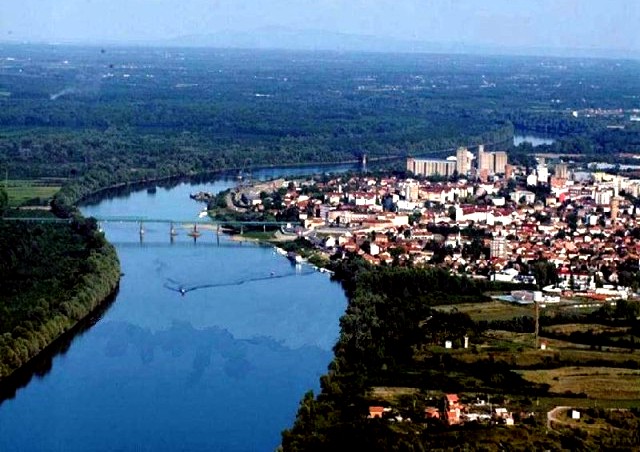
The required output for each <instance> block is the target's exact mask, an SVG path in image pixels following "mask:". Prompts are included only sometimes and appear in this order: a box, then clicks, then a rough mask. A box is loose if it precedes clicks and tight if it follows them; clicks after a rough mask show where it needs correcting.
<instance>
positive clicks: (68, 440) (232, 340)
mask: <svg viewBox="0 0 640 452" xmlns="http://www.w3.org/2000/svg"><path fill="white" fill-rule="evenodd" d="M330 169H345V167H341V168H303V169H299V168H290V169H283V170H281V171H278V170H264V171H261V172H259V173H257V174H256V175H257V176H259V177H262V178H264V177H272V176H276V175H284V174H286V173H289V174H292V173H293V174H296V173H297V174H300V173H305V172H310V171H328V170H330ZM234 183H235V181H234V180H233V179H224V178H222V179H219V180H215V181H212V182H209V183H200V184H196V185H191V184H188V183H182V184H179V185H177V186H174V187H172V188H158V189H157V190H156V191H155V193H150V192H148V191H147V190H140V191H136V192H133V193H130V194H128V195H126V196H120V197H111V198H105V199H103V200H102V201H100V202H98V203H95V204H92V205H86V206H84V207H83V208H82V210H83V213H84V214H85V215H87V216H88V215H95V216H111V215H121V216H122V215H136V216H147V217H160V218H167V217H171V218H179V219H184V218H195V217H196V215H197V213H198V211H199V210H200V209H201V207H202V205H200V204H198V203H196V202H195V201H192V200H190V199H189V197H188V194H189V193H190V192H193V191H199V190H205V191H220V190H223V189H226V188H228V187H229V186H231V185H233V184H234ZM104 229H105V233H106V235H107V237H108V239H109V240H110V241H111V242H112V243H113V244H114V245H115V246H116V247H117V250H118V255H119V257H120V261H121V264H122V271H123V273H124V275H123V277H122V281H121V285H120V290H119V293H118V295H117V297H116V299H115V302H114V303H113V304H112V305H111V306H110V308H109V309H108V310H107V311H106V312H105V313H104V315H103V316H102V317H101V319H100V320H99V321H98V322H97V323H96V324H95V325H94V326H92V327H91V328H89V329H88V330H87V331H85V332H84V333H83V334H80V335H77V336H76V337H75V338H74V339H73V341H72V342H71V344H70V346H69V348H68V350H66V352H64V353H61V354H58V355H57V356H55V357H53V360H52V365H51V369H50V370H49V371H48V372H46V373H45V374H44V375H41V376H35V377H34V378H32V379H31V381H30V382H29V383H28V384H27V385H26V386H25V387H23V388H21V389H18V390H17V393H16V395H15V397H14V398H12V399H8V400H5V401H4V402H2V404H1V405H0V450H2V451H5V452H6V451H89V450H90V451H113V450H118V451H178V450H189V451H199V450H215V451H217V450H220V451H270V450H274V448H276V447H277V445H278V444H279V442H280V433H281V431H282V430H283V429H285V428H287V427H289V426H290V425H291V424H292V422H293V420H294V417H295V413H296V411H297V407H298V402H299V401H300V399H301V398H302V396H303V395H304V393H305V392H306V391H308V390H309V389H313V390H315V391H316V392H317V391H318V389H319V377H320V375H322V374H323V373H324V372H325V371H326V369H327V365H328V364H329V362H330V360H331V358H332V356H333V352H332V347H333V345H334V344H335V341H336V339H337V337H338V333H339V322H338V319H339V317H340V316H341V315H342V313H343V312H344V310H345V307H346V298H345V295H344V293H343V291H342V289H341V287H340V286H339V285H338V284H337V283H334V282H331V281H330V279H329V277H328V276H327V274H324V273H319V272H317V271H313V269H312V268H310V267H308V266H302V267H300V266H298V267H294V266H292V265H291V263H290V262H289V261H288V260H286V259H285V258H283V257H282V256H280V255H278V254H276V253H275V252H274V250H273V248H272V247H268V246H260V245H257V244H249V243H238V242H234V241H232V240H231V239H230V238H229V237H226V236H221V237H217V236H216V235H215V234H214V233H213V232H212V231H205V232H204V234H203V236H202V237H200V238H199V239H198V241H197V243H194V241H193V239H191V238H190V237H188V236H187V235H186V234H185V231H180V234H179V235H178V236H177V237H176V238H175V241H174V242H173V243H171V242H170V237H169V226H168V225H165V224H148V225H146V234H145V235H144V240H143V241H142V242H141V241H140V238H139V235H138V230H137V225H135V224H119V223H113V224H111V223H106V224H104ZM179 287H187V288H190V289H193V290H190V291H189V292H187V293H186V295H184V296H181V294H180V292H179V291H178V290H177V288H179Z"/></svg>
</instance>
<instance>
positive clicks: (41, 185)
mask: <svg viewBox="0 0 640 452" xmlns="http://www.w3.org/2000/svg"><path fill="white" fill-rule="evenodd" d="M60 186H61V185H60V181H58V180H47V179H34V180H10V181H9V182H8V186H7V194H8V195H9V205H10V206H12V207H17V206H20V205H22V204H24V203H25V202H27V201H29V200H32V199H41V200H43V201H46V200H48V199H50V198H51V197H52V196H53V195H54V194H56V192H57V191H58V190H60Z"/></svg>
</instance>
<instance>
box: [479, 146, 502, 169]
mask: <svg viewBox="0 0 640 452" xmlns="http://www.w3.org/2000/svg"><path fill="white" fill-rule="evenodd" d="M477 167H478V173H479V174H480V173H482V171H483V170H486V171H487V172H488V173H489V174H504V173H506V170H507V153H506V152H504V151H497V152H485V150H484V146H483V145H479V146H478V162H477Z"/></svg>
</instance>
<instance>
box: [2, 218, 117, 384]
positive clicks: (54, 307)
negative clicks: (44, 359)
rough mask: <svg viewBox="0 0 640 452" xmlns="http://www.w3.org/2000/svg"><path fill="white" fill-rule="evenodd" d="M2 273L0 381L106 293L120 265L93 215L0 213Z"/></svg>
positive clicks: (114, 284) (113, 286) (111, 288)
mask: <svg viewBox="0 0 640 452" xmlns="http://www.w3.org/2000/svg"><path fill="white" fill-rule="evenodd" d="M45 219H46V218H45ZM0 274H1V275H2V292H1V293H0V383H2V380H3V379H5V378H6V377H8V376H10V375H11V374H12V372H13V371H15V370H16V369H18V368H20V367H21V366H22V365H24V364H26V363H27V362H29V361H30V360H31V359H33V358H34V357H35V356H36V355H37V354H38V353H40V352H41V351H43V350H44V349H45V348H47V347H48V346H49V345H50V344H51V343H52V342H54V341H55V340H56V339H58V338H59V337H60V336H61V335H63V334H64V333H66V332H68V331H69V330H71V329H72V328H74V327H75V325H76V323H77V322H78V321H80V320H81V319H83V318H85V317H86V316H87V315H89V314H90V313H91V312H92V311H94V310H95V309H96V308H97V307H98V306H99V305H100V304H101V303H102V302H103V301H104V300H105V299H106V298H108V297H109V296H110V295H111V294H112V293H113V292H114V291H115V290H116V288H117V286H118V281H119V279H120V265H119V262H118V257H117V255H116V252H115V248H114V247H113V246H112V245H111V244H109V243H108V242H107V241H106V240H105V238H104V235H103V234H102V233H101V232H98V230H97V227H96V223H95V221H93V220H91V219H81V218H79V219H74V220H72V221H68V222H47V221H43V222H24V221H21V222H17V221H3V220H2V219H1V218H0Z"/></svg>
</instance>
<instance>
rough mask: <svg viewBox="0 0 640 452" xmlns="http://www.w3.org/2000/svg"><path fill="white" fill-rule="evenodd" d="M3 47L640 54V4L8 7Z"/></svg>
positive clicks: (207, 1) (58, 1)
mask: <svg viewBox="0 0 640 452" xmlns="http://www.w3.org/2000/svg"><path fill="white" fill-rule="evenodd" d="M2 3H3V5H2V6H0V39H2V40H6V39H11V40H28V41H37V40H40V41H41V40H45V41H91V42H101V41H117V42H132V41H149V40H162V39H165V38H172V37H176V36H181V35H191V34H207V33H216V32H220V31H225V30H234V31H251V30H254V29H257V28H262V27H270V26H275V27H288V28H294V29H302V30H304V29H314V30H325V31H336V32H343V33H353V34H371V35H377V36H389V37H395V38H402V39H415V40H420V41H431V42H441V43H460V42H463V43H466V44H471V45H488V46H496V45H498V46H513V47H564V48H567V47H569V48H573V47H576V48H597V49H603V48H615V49H624V50H629V51H632V52H638V51H640V32H639V30H638V29H639V28H640V0H2Z"/></svg>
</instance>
